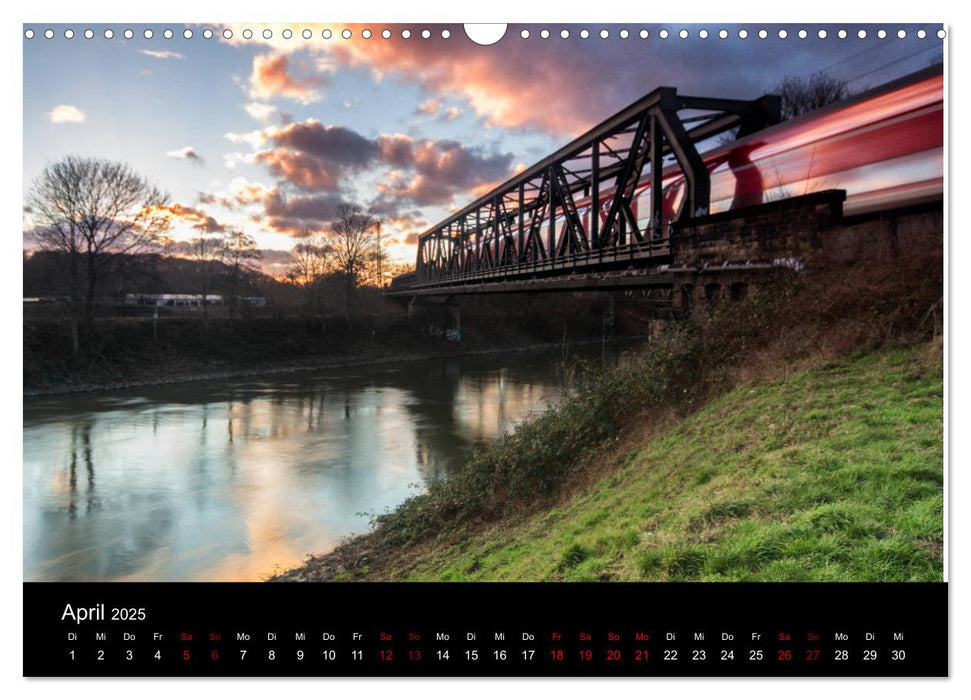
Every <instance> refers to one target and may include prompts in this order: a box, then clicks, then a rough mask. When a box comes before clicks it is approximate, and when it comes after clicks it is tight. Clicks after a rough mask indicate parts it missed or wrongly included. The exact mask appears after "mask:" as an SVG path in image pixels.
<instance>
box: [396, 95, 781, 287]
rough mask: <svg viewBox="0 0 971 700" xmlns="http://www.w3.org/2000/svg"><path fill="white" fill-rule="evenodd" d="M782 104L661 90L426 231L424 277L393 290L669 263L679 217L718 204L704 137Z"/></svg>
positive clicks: (419, 266)
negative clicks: (714, 201)
mask: <svg viewBox="0 0 971 700" xmlns="http://www.w3.org/2000/svg"><path fill="white" fill-rule="evenodd" d="M779 106H780V105H779V98H778V97H777V96H772V95H767V96H764V97H762V98H760V99H758V100H753V101H740V100H727V99H717V98H706V97H689V96H684V95H679V94H678V93H677V90H676V89H675V88H670V87H661V88H658V89H657V90H655V91H654V92H652V93H650V94H648V95H646V96H645V97H643V98H641V99H640V100H638V101H637V102H635V103H633V104H631V105H630V106H628V107H627V108H625V109H623V110H621V111H620V112H618V113H617V114H615V115H614V116H612V117H610V118H609V119H607V120H606V121H604V122H602V123H601V124H599V125H598V126H596V127H594V128H593V129H591V130H590V131H588V132H587V133H585V134H583V135H582V136H580V137H579V138H577V139H575V140H574V141H572V142H571V143H569V144H567V145H566V146H564V147H563V148H561V149H560V150H558V151H557V152H556V153H554V154H552V155H551V156H549V157H548V158H546V159H544V160H543V161H541V162H539V163H537V164H535V165H533V166H532V167H531V168H528V169H527V170H525V171H523V172H521V173H519V174H518V175H516V176H515V177H513V178H511V179H510V180H508V181H506V182H504V183H503V184H502V185H500V186H499V187H497V188H496V189H494V190H493V191H491V192H489V193H488V194H487V195H485V196H483V197H481V198H480V199H478V200H476V201H474V202H472V203H471V204H469V205H468V206H466V207H465V208H463V209H462V210H461V211H459V212H457V213H456V214H454V215H453V216H451V217H450V218H448V219H446V220H445V221H443V222H441V223H439V224H438V225H436V226H435V227H433V228H432V229H430V230H429V231H427V232H426V233H424V234H422V236H421V237H420V238H419V242H418V258H417V263H416V268H415V273H414V275H413V276H412V275H409V276H408V279H407V280H404V279H402V280H401V282H403V283H405V284H401V285H399V284H394V285H392V293H395V292H396V291H401V292H404V290H403V289H400V290H397V289H396V287H405V286H406V287H407V288H408V289H414V290H416V291H417V290H418V289H429V288H433V287H454V286H460V285H467V284H473V285H481V284H482V283H487V282H494V281H501V280H510V279H516V278H522V277H532V278H536V277H538V276H550V275H563V274H570V273H574V272H584V273H589V272H591V271H592V270H593V269H596V268H601V269H610V268H611V267H616V266H617V265H618V264H622V265H625V266H629V265H631V263H634V262H638V263H644V264H647V265H651V264H652V263H655V262H656V263H659V264H660V263H662V262H663V261H664V259H665V258H666V257H667V256H668V255H669V253H670V245H669V243H670V235H669V231H670V224H671V223H672V222H673V221H675V220H679V219H683V218H685V217H694V216H699V215H704V214H707V213H708V209H709V194H710V184H709V174H708V168H707V166H706V165H705V163H704V161H703V160H702V158H701V156H700V154H699V153H698V149H697V144H699V143H701V142H703V141H706V140H708V139H711V138H714V137H716V136H718V135H719V134H722V133H724V132H726V131H729V130H730V129H733V128H736V127H738V128H739V136H744V135H746V134H748V133H751V132H754V131H757V130H759V129H762V128H764V127H766V126H769V125H771V124H774V123H777V122H778V121H779ZM675 180H678V181H683V184H682V185H681V186H679V187H677V188H674V187H671V188H669V189H670V190H677V192H675V193H674V195H673V196H672V194H671V192H666V191H665V189H664V185H665V183H666V182H667V183H668V184H670V183H671V182H673V181H675ZM443 291H444V290H443Z"/></svg>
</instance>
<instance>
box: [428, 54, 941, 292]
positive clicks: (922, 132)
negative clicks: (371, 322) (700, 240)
mask: <svg viewBox="0 0 971 700" xmlns="http://www.w3.org/2000/svg"><path fill="white" fill-rule="evenodd" d="M705 145H706V144H699V150H702V159H703V160H704V161H705V163H706V164H707V166H708V170H709V173H710V175H711V199H710V209H709V212H708V213H711V214H716V213H719V212H724V211H729V210H732V209H738V208H740V207H745V206H751V205H756V204H761V203H764V202H770V201H775V200H780V199H785V198H788V197H795V196H799V195H804V194H809V193H811V192H818V191H820V190H828V189H842V190H846V194H847V198H846V202H845V205H844V213H845V214H846V215H856V214H864V213H868V212H874V211H880V210H886V209H895V208H899V207H904V206H910V205H915V204H921V203H925V202H930V201H934V200H940V199H942V197H943V192H944V76H943V67H942V66H941V65H937V66H932V67H930V68H927V69H925V70H922V71H918V72H916V73H913V74H911V75H908V76H905V77H903V78H900V79H898V80H895V81H892V82H890V83H886V84H884V85H881V86H879V87H876V88H874V89H871V90H868V91H866V92H863V93H861V94H859V95H856V96H854V97H852V98H849V99H846V100H843V101H841V102H838V103H835V104H832V105H830V106H828V107H824V108H822V109H819V110H815V111H813V112H810V113H807V114H804V115H802V116H800V117H797V118H794V119H790V120H788V121H784V122H782V123H779V124H777V125H775V126H772V127H769V128H766V129H763V130H761V131H758V132H756V133H754V134H752V135H750V136H747V137H745V138H741V139H737V140H734V141H730V142H727V143H724V144H721V145H717V144H709V145H711V146H712V147H711V148H708V149H705ZM663 183H664V185H663V186H664V190H663V196H662V199H663V211H662V216H661V217H660V219H659V220H655V221H653V222H652V221H650V218H651V217H650V174H649V173H647V175H646V177H645V178H644V179H643V180H642V181H641V183H640V184H639V186H638V188H637V189H636V190H635V196H634V202H633V206H632V209H633V212H634V216H635V217H636V218H637V221H638V228H639V229H640V230H641V231H644V232H651V234H650V235H648V236H647V238H650V239H661V240H664V239H666V238H667V233H668V231H669V230H670V224H671V223H672V222H673V221H676V220H677V219H678V217H679V216H680V215H681V209H682V208H683V206H684V200H685V180H684V175H683V173H682V172H681V170H680V168H679V167H678V166H677V165H676V164H672V165H671V166H668V167H666V168H665V170H664V175H663ZM611 200H612V192H611V191H610V190H609V189H607V190H605V193H604V195H603V196H602V197H601V199H600V202H599V210H600V217H601V224H602V223H603V222H604V221H605V220H606V218H607V213H608V211H609V209H610V205H611ZM576 205H577V210H578V213H579V215H580V216H581V217H582V220H583V224H584V226H583V228H584V230H585V231H589V230H590V216H591V213H592V211H593V206H592V205H593V202H592V201H591V200H590V198H586V199H580V200H578V201H577V202H576ZM556 227H557V230H556V232H555V233H556V239H557V242H558V243H559V242H560V240H561V237H562V236H564V235H565V232H566V222H565V219H564V218H563V217H562V216H560V217H558V218H557V220H556ZM548 233H549V222H548V221H547V222H544V224H543V227H542V229H541V230H540V239H541V240H543V241H546V240H548ZM631 238H632V237H628V239H629V243H630V244H631V245H635V243H634V242H633V241H631V240H630V239H631ZM517 240H518V236H517V235H516V230H515V225H514V227H513V232H512V234H510V235H505V236H503V237H502V240H500V241H499V243H498V246H497V245H496V241H495V239H494V238H493V237H492V235H486V236H482V238H481V240H480V243H479V245H480V246H481V247H482V248H485V247H486V246H489V250H490V252H494V254H495V258H496V259H497V260H508V261H519V262H521V257H524V256H520V255H519V251H517V250H516V248H517ZM475 247H476V244H475V241H474V238H472V237H470V239H469V240H468V242H467V243H466V244H465V245H464V246H463V250H461V251H458V250H455V249H454V248H453V249H452V251H451V253H450V254H451V255H452V256H453V257H454V256H456V255H457V256H458V258H459V260H458V267H459V269H460V270H461V269H463V268H465V264H464V263H465V262H466V261H472V260H474V259H475V258H476V255H475V253H476V250H475ZM479 252H480V253H481V250H480V251H479ZM528 252H529V251H527V253H528ZM427 254H428V253H427V252H426V255H427ZM419 262H420V263H427V262H431V261H430V260H420V261H419ZM454 270H455V268H454V267H453V271H454ZM459 274H461V273H459Z"/></svg>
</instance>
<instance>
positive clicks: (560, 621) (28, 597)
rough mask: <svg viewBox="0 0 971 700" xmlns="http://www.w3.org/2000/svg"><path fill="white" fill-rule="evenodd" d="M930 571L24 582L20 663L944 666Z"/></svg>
mask: <svg viewBox="0 0 971 700" xmlns="http://www.w3.org/2000/svg"><path fill="white" fill-rule="evenodd" d="M947 605H948V600H947V584H944V583H936V584H927V583H914V584H909V583H894V584H889V583H882V584H759V583H752V584H735V583H731V584H729V583H725V584H721V583H703V584H687V583H685V584H676V583H668V584H651V583H643V584H613V583H589V584H588V583H575V584H544V583H530V584H518V583H516V584H512V583H509V584H472V583H467V584H466V583H460V584H450V583H436V584H431V583H429V584H374V583H366V584H364V583H329V584H249V583H230V584H221V583H219V584H217V583H172V584H156V583H120V584H119V583H114V584H100V583H81V584H79V583H72V584H63V583H25V584H24V609H25V614H24V675H26V676H162V677H164V676H319V677H352V676H543V677H557V676H792V677H806V676H946V675H947V673H948V657H947Z"/></svg>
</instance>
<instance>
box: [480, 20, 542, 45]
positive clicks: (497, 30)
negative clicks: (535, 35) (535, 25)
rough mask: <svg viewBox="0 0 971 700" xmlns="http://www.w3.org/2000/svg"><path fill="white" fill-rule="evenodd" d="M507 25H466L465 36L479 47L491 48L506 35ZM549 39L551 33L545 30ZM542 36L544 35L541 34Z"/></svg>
mask: <svg viewBox="0 0 971 700" xmlns="http://www.w3.org/2000/svg"><path fill="white" fill-rule="evenodd" d="M506 27H507V25H505V24H466V25H464V29H465V35H466V36H467V37H469V39H471V40H472V41H474V42H475V43H476V44H478V45H479V46H491V45H492V44H495V43H496V42H497V41H499V40H500V39H502V37H504V36H505V35H506ZM543 33H545V34H546V36H544V37H543V38H544V39H545V38H547V37H548V36H549V35H550V33H549V31H548V30H546V29H544V30H543ZM541 35H542V34H541Z"/></svg>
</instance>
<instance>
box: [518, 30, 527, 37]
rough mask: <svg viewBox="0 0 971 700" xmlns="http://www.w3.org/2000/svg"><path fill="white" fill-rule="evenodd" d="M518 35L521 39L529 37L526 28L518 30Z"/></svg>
mask: <svg viewBox="0 0 971 700" xmlns="http://www.w3.org/2000/svg"><path fill="white" fill-rule="evenodd" d="M519 36H521V37H522V38H523V39H528V38H529V30H528V29H524V30H522V31H521V32H519Z"/></svg>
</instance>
